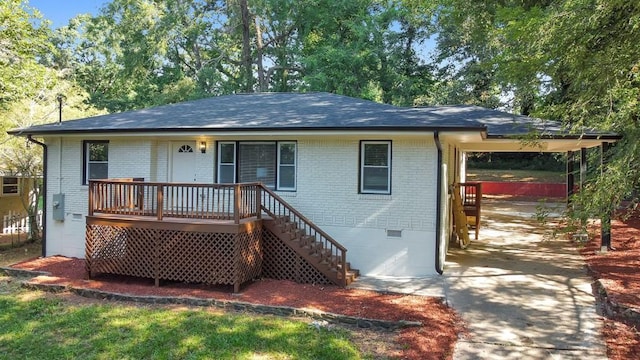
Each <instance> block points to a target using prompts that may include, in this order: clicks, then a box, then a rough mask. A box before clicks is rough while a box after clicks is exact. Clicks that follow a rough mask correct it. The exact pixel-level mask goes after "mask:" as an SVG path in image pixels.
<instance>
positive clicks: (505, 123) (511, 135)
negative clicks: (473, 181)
mask: <svg viewBox="0 0 640 360" xmlns="http://www.w3.org/2000/svg"><path fill="white" fill-rule="evenodd" d="M475 115H476V116H478V118H477V119H476V120H478V121H480V122H481V123H483V124H485V126H486V131H484V132H481V133H478V132H469V133H466V134H464V135H461V134H459V133H457V134H456V133H446V132H443V133H441V134H440V137H441V138H442V139H443V140H445V141H447V142H450V143H453V144H455V147H454V148H453V149H449V159H448V163H449V164H451V166H450V169H451V170H450V172H449V174H448V178H449V179H452V180H451V181H449V183H450V184H451V183H453V184H455V183H461V182H465V180H466V154H467V153H472V152H545V153H564V154H566V155H567V166H566V198H567V201H569V200H570V197H571V195H572V194H573V193H574V191H575V190H576V189H579V188H580V186H581V184H582V183H583V181H584V180H585V179H586V175H587V152H588V151H593V150H590V149H596V148H597V149H599V152H600V159H601V162H603V161H604V159H606V155H605V154H606V152H607V151H608V149H609V147H610V146H611V144H612V143H614V142H616V141H618V140H620V139H621V135H619V134H614V133H603V132H597V131H592V130H588V129H585V130H584V131H583V132H581V133H570V132H568V131H566V130H565V129H563V127H562V126H561V124H559V123H557V122H554V121H547V120H541V119H535V118H531V117H527V116H522V115H513V114H508V113H504V112H499V111H495V110H490V109H484V111H478V112H476V113H475ZM576 170H578V171H576ZM576 174H578V175H576ZM605 221H609V220H608V219H605ZM607 228H609V227H608V226H603V227H602V229H603V230H602V244H601V246H602V249H603V250H607V249H608V248H610V245H611V235H610V233H609V231H608V230H606V229H607Z"/></svg>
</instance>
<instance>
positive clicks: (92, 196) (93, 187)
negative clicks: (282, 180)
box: [89, 179, 262, 224]
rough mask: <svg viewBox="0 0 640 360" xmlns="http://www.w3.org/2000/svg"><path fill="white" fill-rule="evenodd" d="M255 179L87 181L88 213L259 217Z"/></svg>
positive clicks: (258, 201)
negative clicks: (215, 181)
mask: <svg viewBox="0 0 640 360" xmlns="http://www.w3.org/2000/svg"><path fill="white" fill-rule="evenodd" d="M261 188H262V186H261V185H260V184H259V183H245V184H194V183H160V182H144V181H134V180H133V179H109V180H91V181H89V215H90V216H93V215H94V214H114V215H127V216H149V217H155V218H157V219H158V220H162V219H164V218H190V219H214V220H233V221H234V222H235V223H236V224H238V223H239V222H240V220H242V219H246V218H250V217H258V218H259V217H260V214H261V212H260V207H261V206H260V199H261V197H260V189H261Z"/></svg>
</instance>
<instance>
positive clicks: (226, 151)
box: [218, 142, 236, 184]
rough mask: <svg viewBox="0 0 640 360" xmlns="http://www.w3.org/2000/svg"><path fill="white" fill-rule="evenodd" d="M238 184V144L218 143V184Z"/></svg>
mask: <svg viewBox="0 0 640 360" xmlns="http://www.w3.org/2000/svg"><path fill="white" fill-rule="evenodd" d="M235 182H236V143H235V142H219V143H218V184H233V183H235Z"/></svg>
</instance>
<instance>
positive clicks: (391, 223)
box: [279, 137, 437, 276]
mask: <svg viewBox="0 0 640 360" xmlns="http://www.w3.org/2000/svg"><path fill="white" fill-rule="evenodd" d="M386 139H387V140H389V139H390V140H391V141H392V189H391V195H369V194H359V193H358V172H359V168H358V166H359V165H358V164H359V161H358V160H359V159H358V156H359V153H360V150H359V146H360V140H371V139H369V138H363V139H354V140H331V139H322V140H305V139H300V140H298V173H297V174H298V178H297V180H298V189H297V191H296V193H294V194H292V193H287V192H279V194H280V195H282V196H283V197H284V198H285V199H286V200H287V201H288V202H289V203H291V204H292V205H293V206H295V207H296V208H298V209H299V210H300V211H301V212H302V213H303V214H305V215H306V216H307V217H309V219H311V220H312V221H313V222H314V223H316V224H317V225H319V226H320V227H322V228H323V229H324V230H325V231H327V232H328V233H329V234H330V235H331V236H333V237H335V239H336V240H337V241H338V242H340V243H342V244H343V245H345V246H346V247H347V249H348V258H349V261H350V262H351V263H352V265H353V266H354V267H356V268H359V269H360V270H361V271H362V273H363V274H366V275H393V276H419V275H430V274H434V273H435V219H436V217H435V213H436V205H435V204H436V200H435V199H436V194H437V193H436V178H435V176H436V162H437V150H436V147H435V143H434V142H433V139H432V138H430V137H429V138H426V139H420V140H405V139H402V138H398V139H394V138H392V137H388V138H386ZM386 230H401V231H402V237H401V238H390V237H387V235H386Z"/></svg>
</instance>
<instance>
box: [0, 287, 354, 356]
mask: <svg viewBox="0 0 640 360" xmlns="http://www.w3.org/2000/svg"><path fill="white" fill-rule="evenodd" d="M0 290H2V292H0V359H42V358H47V359H54V358H55V359H66V358H83V359H185V358H190V359H205V358H206V359H255V358H269V359H360V358H362V357H361V355H360V354H359V351H358V350H357V348H356V347H355V346H354V345H353V344H351V343H350V341H349V339H348V333H346V332H344V331H340V330H326V329H319V330H317V329H315V328H313V327H310V326H309V325H308V324H306V323H304V322H299V321H291V320H284V319H280V318H276V317H266V316H265V317H261V316H250V315H220V314H215V313H212V312H210V311H209V310H208V309H193V310H176V309H163V308H142V307H131V306H113V305H82V306H71V305H68V304H65V303H64V302H63V301H61V300H57V299H55V298H47V297H45V296H43V295H42V294H39V293H33V292H26V291H19V290H15V289H13V290H12V289H8V288H7V284H6V283H5V282H0Z"/></svg>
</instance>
